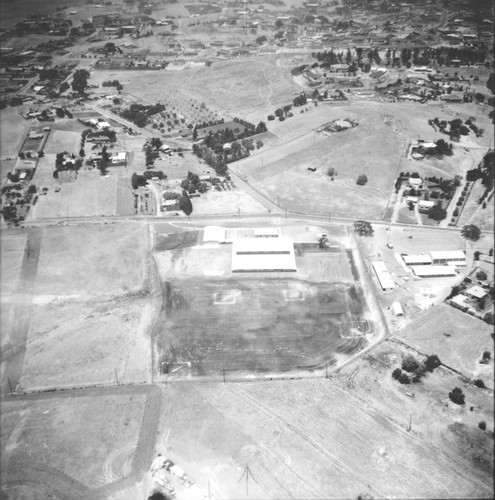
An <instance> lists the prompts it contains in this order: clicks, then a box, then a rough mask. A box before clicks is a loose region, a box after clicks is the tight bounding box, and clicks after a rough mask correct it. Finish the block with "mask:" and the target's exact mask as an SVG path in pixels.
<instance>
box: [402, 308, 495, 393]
mask: <svg viewBox="0 0 495 500" xmlns="http://www.w3.org/2000/svg"><path fill="white" fill-rule="evenodd" d="M491 332H493V327H492V326H490V325H488V324H487V323H485V322H483V321H481V320H479V319H477V318H473V317H472V316H470V315H469V314H465V313H463V312H461V311H459V310H457V309H454V308H452V307H450V306H447V305H442V306H440V307H437V308H435V309H432V310H430V311H428V312H427V313H426V314H425V315H424V316H422V317H421V318H418V319H417V320H416V321H414V322H412V323H411V324H409V325H408V326H407V327H406V328H404V329H403V330H401V331H400V332H398V334H397V337H398V338H400V339H401V340H403V341H404V342H406V343H407V344H409V345H411V346H413V347H415V348H417V349H419V350H420V351H422V352H425V353H427V354H437V355H438V356H439V357H440V359H441V360H442V361H443V362H444V363H445V364H447V365H449V366H452V367H453V368H455V369H456V370H459V371H461V372H462V373H464V374H465V375H466V376H467V377H470V378H481V379H483V380H484V382H485V384H486V385H487V386H488V387H491V388H492V389H493V362H491V363H490V364H488V365H481V364H479V363H478V361H479V360H480V359H481V356H482V354H483V351H486V350H488V351H490V352H491V353H492V355H493V339H492V338H491V337H490V333H491ZM446 334H447V335H446Z"/></svg>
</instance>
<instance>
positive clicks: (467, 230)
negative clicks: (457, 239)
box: [461, 224, 481, 241]
mask: <svg viewBox="0 0 495 500" xmlns="http://www.w3.org/2000/svg"><path fill="white" fill-rule="evenodd" d="M461 236H462V237H463V238H466V240H471V241H478V240H479V239H480V238H481V230H480V228H479V227H478V226H475V225H474V224H467V225H466V226H464V227H463V228H462V229H461Z"/></svg>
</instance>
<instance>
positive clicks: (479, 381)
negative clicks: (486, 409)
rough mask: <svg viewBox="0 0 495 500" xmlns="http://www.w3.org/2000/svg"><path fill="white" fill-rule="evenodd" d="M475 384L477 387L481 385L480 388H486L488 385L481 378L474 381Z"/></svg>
mask: <svg viewBox="0 0 495 500" xmlns="http://www.w3.org/2000/svg"><path fill="white" fill-rule="evenodd" d="M474 385H475V386H476V387H479V388H480V389H484V388H485V387H486V386H485V383H484V382H483V380H481V379H480V378H478V379H476V380H475V381H474Z"/></svg>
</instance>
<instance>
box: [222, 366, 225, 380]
mask: <svg viewBox="0 0 495 500" xmlns="http://www.w3.org/2000/svg"><path fill="white" fill-rule="evenodd" d="M222 373H223V383H224V384H225V367H223V368H222Z"/></svg>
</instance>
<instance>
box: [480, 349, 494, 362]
mask: <svg viewBox="0 0 495 500" xmlns="http://www.w3.org/2000/svg"><path fill="white" fill-rule="evenodd" d="M491 357H492V355H491V353H490V351H484V352H483V357H482V359H483V361H485V362H488V361H490V359H491Z"/></svg>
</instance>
